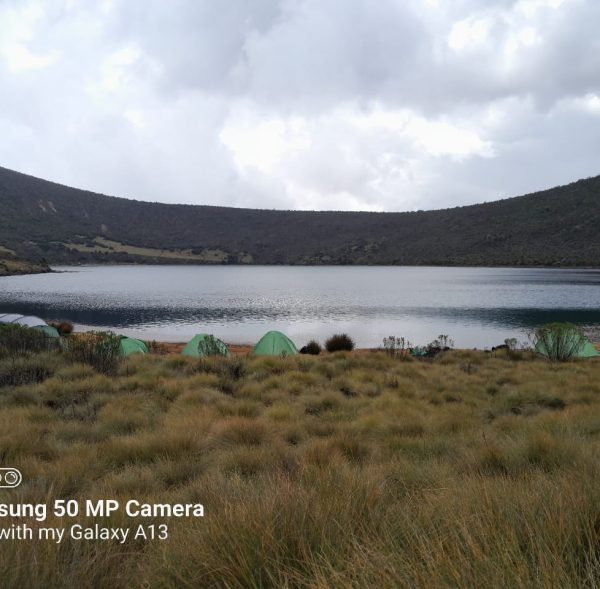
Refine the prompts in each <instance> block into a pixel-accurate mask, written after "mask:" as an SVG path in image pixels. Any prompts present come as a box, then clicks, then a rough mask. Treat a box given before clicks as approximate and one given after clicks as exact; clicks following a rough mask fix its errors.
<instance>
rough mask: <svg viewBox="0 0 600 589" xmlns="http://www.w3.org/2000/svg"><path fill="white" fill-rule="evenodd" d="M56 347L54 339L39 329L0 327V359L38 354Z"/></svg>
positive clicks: (17, 326)
mask: <svg viewBox="0 0 600 589" xmlns="http://www.w3.org/2000/svg"><path fill="white" fill-rule="evenodd" d="M57 345H58V342H57V341H56V338H52V337H49V336H48V335H47V334H46V333H44V332H43V331H41V330H40V329H34V328H32V327H24V326H22V325H12V324H11V325H2V326H0V357H11V358H15V357H17V356H25V355H28V354H38V353H39V352H47V351H48V350H50V349H54V348H55V347H57Z"/></svg>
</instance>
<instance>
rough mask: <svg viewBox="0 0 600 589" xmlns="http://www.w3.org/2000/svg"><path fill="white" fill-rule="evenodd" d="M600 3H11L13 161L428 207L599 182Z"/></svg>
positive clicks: (290, 202) (206, 192)
mask: <svg viewBox="0 0 600 589" xmlns="http://www.w3.org/2000/svg"><path fill="white" fill-rule="evenodd" d="M599 23H600V2H598V0H517V1H515V0H376V1H375V0H169V1H168V2H167V1H164V0H37V1H28V0H0V166H4V167H8V168H12V169H16V170H19V171H22V172H26V173H29V174H33V175H35V176H39V177H43V178H46V179H50V180H54V181H58V182H61V183H64V184H68V185H72V186H77V187H80V188H87V189H90V190H95V191H98V192H103V193H105V194H112V195H116V196H126V197H131V198H137V199H142V200H157V201H162V202H187V203H198V204H221V205H231V206H250V207H261V208H285V209H288V208H293V209H336V210H338V209H349V210H388V211H398V210H415V209H429V208H440V207H446V206H456V205H461V204H468V203H474V202H482V201H489V200H494V199H497V198H502V197H505V196H514V195H517V194H522V193H526V192H530V191H533V190H536V189H542V188H546V187H550V186H554V185H557V184H564V183H568V182H570V181H573V180H576V179H578V178H582V177H587V176H593V175H596V174H598V173H600V161H599V158H598V155H599V154H600V35H599V34H598V31H597V29H598V24H599Z"/></svg>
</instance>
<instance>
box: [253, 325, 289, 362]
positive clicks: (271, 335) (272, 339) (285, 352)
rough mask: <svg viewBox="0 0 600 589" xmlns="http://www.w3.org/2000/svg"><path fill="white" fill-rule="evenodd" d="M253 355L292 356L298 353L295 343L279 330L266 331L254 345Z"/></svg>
mask: <svg viewBox="0 0 600 589" xmlns="http://www.w3.org/2000/svg"><path fill="white" fill-rule="evenodd" d="M252 353H253V354H254V355H255V356H293V355H294V354H297V353H298V350H297V349H296V345H295V344H294V342H293V341H292V340H291V339H290V338H289V337H288V336H287V335H284V334H283V333H281V332H280V331H268V332H267V333H265V335H263V336H262V337H261V338H260V340H259V341H258V343H257V344H256V345H255V346H254V350H253V351H252Z"/></svg>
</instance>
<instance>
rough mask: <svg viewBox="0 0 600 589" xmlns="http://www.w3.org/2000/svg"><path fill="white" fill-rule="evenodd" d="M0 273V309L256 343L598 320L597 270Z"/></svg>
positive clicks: (147, 333)
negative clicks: (267, 337)
mask: <svg viewBox="0 0 600 589" xmlns="http://www.w3.org/2000/svg"><path fill="white" fill-rule="evenodd" d="M55 269H56V270H58V271H59V272H57V273H53V274H38V275H30V276H11V277H7V278H0V312H7V313H11V312H14V313H24V314H31V315H39V316H41V317H43V318H45V319H64V320H69V321H72V322H73V323H75V324H76V325H77V326H78V327H81V328H94V329H113V330H116V331H118V332H120V333H125V334H128V335H134V336H139V337H142V338H143V339H156V340H163V341H186V340H188V339H189V338H190V337H191V336H192V335H194V334H195V333H199V332H210V333H214V334H215V335H216V336H218V337H221V338H222V339H224V340H225V341H227V342H230V343H254V342H256V341H257V340H258V338H259V337H260V336H261V335H262V334H263V333H264V332H266V331H268V330H271V329H278V330H281V331H283V332H285V333H286V334H288V335H289V336H290V337H291V338H292V339H293V340H294V341H295V342H296V343H297V344H298V345H299V346H301V345H303V344H305V343H306V342H307V341H308V340H309V339H311V338H316V339H318V340H320V341H321V342H322V341H323V340H324V339H325V338H326V337H328V336H329V335H332V334H333V333H338V332H347V333H348V334H350V335H351V336H352V337H353V338H354V339H355V341H356V342H357V344H358V345H359V346H360V347H375V346H379V345H381V343H382V339H383V338H384V337H385V336H388V335H396V336H404V337H405V338H407V339H408V340H410V341H411V342H412V343H413V344H415V345H422V344H426V343H428V342H430V341H431V340H433V339H434V338H435V337H437V336H438V335H439V334H448V335H449V336H450V337H451V338H452V339H453V340H454V341H455V343H456V346H457V347H479V348H484V347H491V346H494V345H498V344H500V343H502V342H503V340H504V339H505V338H507V337H515V338H517V339H518V340H520V341H527V333H528V332H529V331H530V330H531V329H532V328H533V327H535V326H536V325H540V324H543V323H547V322H550V321H573V322H575V323H578V324H593V325H600V288H599V286H600V271H597V270H571V269H530V268H438V267H373V266H369V267H365V266H361V267H356V266H316V267H313V266H311V267H299V266H82V267H68V268H67V267H60V268H55Z"/></svg>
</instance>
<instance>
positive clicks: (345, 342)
mask: <svg viewBox="0 0 600 589" xmlns="http://www.w3.org/2000/svg"><path fill="white" fill-rule="evenodd" d="M325 348H326V350H327V351H328V352H339V351H347V352H351V351H352V350H353V349H354V340H353V339H352V338H351V337H350V336H349V335H348V334H346V333H336V334H335V335H332V336H331V337H330V338H329V339H328V340H327V341H326V342H325Z"/></svg>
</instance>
